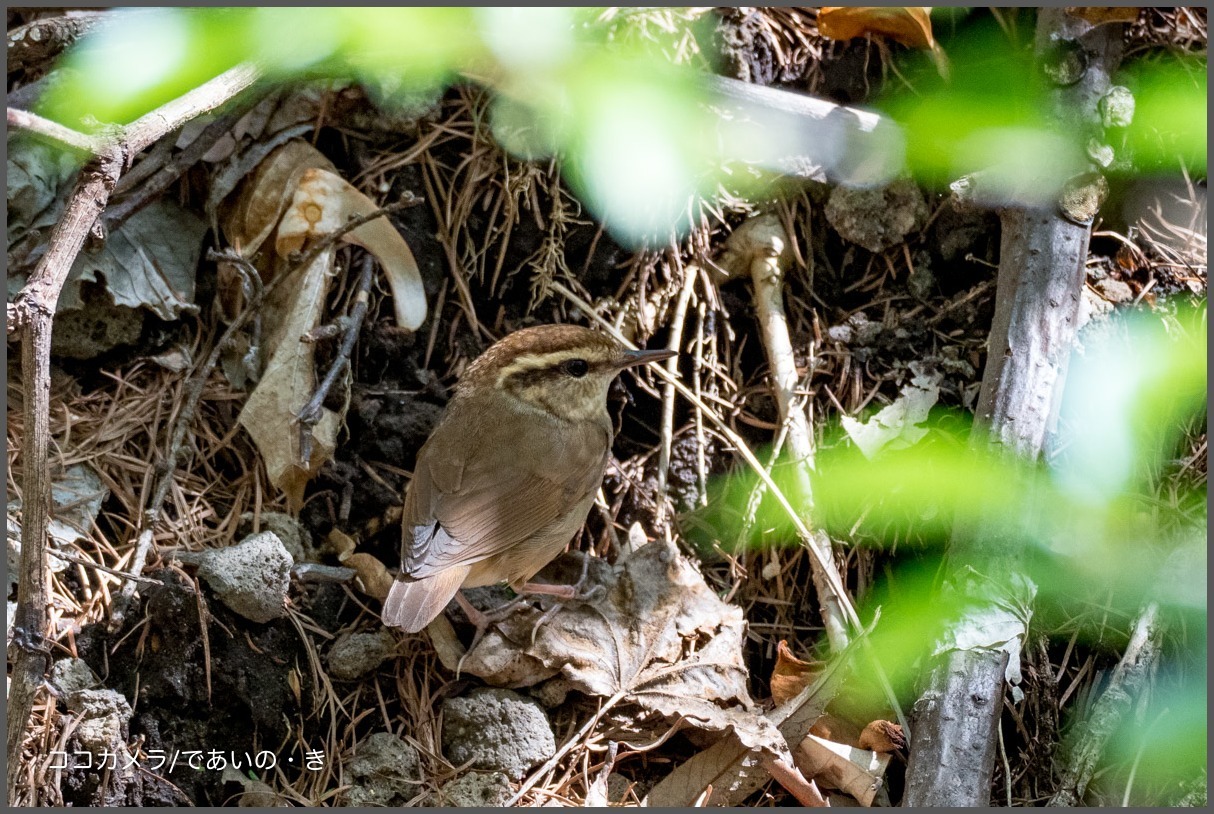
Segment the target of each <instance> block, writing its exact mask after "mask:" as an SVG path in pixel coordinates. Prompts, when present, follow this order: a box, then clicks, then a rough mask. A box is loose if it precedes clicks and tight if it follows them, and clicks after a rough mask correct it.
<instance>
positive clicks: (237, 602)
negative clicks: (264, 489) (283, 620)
mask: <svg viewBox="0 0 1214 814" xmlns="http://www.w3.org/2000/svg"><path fill="white" fill-rule="evenodd" d="M294 564H295V561H294V560H293V559H291V554H290V553H289V552H288V551H287V549H286V548H284V547H283V544H282V541H281V540H280V539H278V535H277V534H275V533H274V532H272V531H263V532H262V533H261V534H254V535H252V536H251V537H246V538H245V539H244V540H242V541H241V542H240V543H238V544H236V545H234V546H231V547H229V548H220V549H214V550H211V551H208V552H207V553H206V556H205V557H204V558H203V560H202V563H201V564H200V565H199V567H198V576H199V578H201V579H202V580H203V581H204V582H206V583H207V585H209V586H211V590H212V591H214V592H215V595H216V596H218V597H219V599H220V601H222V602H223V603H224V604H225V605H227V606H228V607H229V608H231V609H232V610H234V611H236V612H237V613H239V614H240V615H241V616H243V617H245V618H246V619H251V620H253V621H254V622H268V621H270V620H271V619H277V618H278V617H279V616H282V615H283V613H284V612H285V610H286V605H285V601H286V598H287V589H288V587H289V586H290V583H291V579H290V577H291V567H292V566H293V565H294Z"/></svg>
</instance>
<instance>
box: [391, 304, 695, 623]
mask: <svg viewBox="0 0 1214 814" xmlns="http://www.w3.org/2000/svg"><path fill="white" fill-rule="evenodd" d="M671 355H672V353H671V352H668V351H629V350H627V349H625V348H624V347H623V346H621V345H620V344H619V343H617V342H616V341H615V340H613V339H611V338H609V337H606V336H603V335H602V334H598V333H595V332H593V331H590V330H588V329H586V328H580V327H577V326H573V325H543V326H539V327H536V328H527V329H524V330H521V331H517V332H515V333H512V334H510V335H509V336H506V337H505V338H504V339H502V340H500V341H498V342H497V343H495V344H494V345H492V346H491V347H490V348H489V349H488V350H486V351H485V352H484V353H483V354H482V355H481V356H480V357H478V358H477V359H476V360H475V361H474V362H473V363H472V364H471V365H469V367H468V370H467V371H466V372H465V373H464V376H463V377H462V378H461V380H460V382H459V385H458V386H457V387H456V390H455V394H454V396H453V397H452V399H451V402H450V403H449V404H448V405H447V409H446V412H445V413H444V414H443V417H442V419H441V420H440V421H439V424H438V426H437V427H436V428H435V430H434V432H433V433H432V434H431V436H430V438H429V439H428V440H427V441H426V443H425V444H424V445H423V446H422V448H421V451H420V452H419V453H418V457H417V466H416V467H415V469H414V472H413V480H412V482H411V483H410V484H409V488H408V490H407V491H406V494H405V506H404V511H403V517H402V521H401V526H402V531H403V538H402V541H401V570H400V573H399V575H398V576H397V578H396V581H395V582H394V583H393V585H392V588H391V590H390V591H389V593H388V598H387V599H386V600H385V601H384V609H383V619H384V622H385V623H386V624H388V625H391V626H393V627H403V628H404V629H406V630H408V631H410V632H415V631H418V630H421V629H422V628H424V627H425V626H426V625H427V624H428V623H429V622H430V621H431V620H432V619H434V617H435V616H437V615H438V614H439V613H440V612H442V609H443V608H444V607H446V605H447V603H448V602H449V601H450V600H451V598H452V597H453V596H455V593H456V591H458V590H459V589H460V588H461V587H468V588H472V587H476V586H480V585H492V584H495V583H498V582H507V583H509V584H510V585H511V586H512V587H514V588H515V589H519V588H522V587H523V585H524V584H525V583H526V582H527V581H528V580H529V579H531V577H533V576H534V575H535V574H536V572H538V571H539V570H540V569H541V568H543V567H544V566H545V565H546V564H548V562H549V561H551V560H552V559H553V558H554V557H556V555H557V554H559V553H560V552H561V551H562V550H563V549H564V547H565V545H566V544H567V543H568V542H569V540H570V539H571V538H572V537H573V535H574V534H575V533H577V530H578V529H579V528H581V526H582V523H583V522H585V520H586V515H587V514H588V513H589V511H590V506H591V504H592V503H593V501H594V495H595V492H596V491H597V490H598V487H599V484H600V483H601V481H602V478H603V470H604V468H605V467H606V465H607V456H608V454H609V453H610V449H611V440H612V427H611V420H610V418H609V416H608V414H607V390H608V387H609V386H610V384H611V380H612V379H614V378H615V377H616V375H618V374H619V372H620V371H622V370H623V369H624V368H626V367H630V366H632V365H637V364H643V363H645V362H650V361H656V360H658V359H665V358H668V357H669V356H671Z"/></svg>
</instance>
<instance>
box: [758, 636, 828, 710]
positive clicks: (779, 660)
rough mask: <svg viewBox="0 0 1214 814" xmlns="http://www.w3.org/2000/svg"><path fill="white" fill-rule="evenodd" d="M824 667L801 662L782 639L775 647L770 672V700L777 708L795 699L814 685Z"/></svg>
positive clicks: (816, 663)
mask: <svg viewBox="0 0 1214 814" xmlns="http://www.w3.org/2000/svg"><path fill="white" fill-rule="evenodd" d="M825 666H826V665H825V664H823V663H822V662H820V661H802V660H801V659H799V658H797V657H796V656H794V655H793V654H792V651H791V650H789V649H788V643H787V642H785V641H784V640H783V639H781V640H780V643H779V644H778V645H776V666H775V669H773V670H772V672H771V700H772V701H774V702H775V703H776V705H777V706H779V705H780V704H783V703H784V702H785V701H787V700H788V699H790V698H793V697H795V696H796V695H797V694H798V693H799V692H801V690H803V689H805V688H806V687H808V686H809V685H810V684H812V683H814V681H815V680H816V679H817V677H818V676H819V675H820V674H821V673H822V668H823V667H825Z"/></svg>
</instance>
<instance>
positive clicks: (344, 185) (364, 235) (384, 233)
mask: <svg viewBox="0 0 1214 814" xmlns="http://www.w3.org/2000/svg"><path fill="white" fill-rule="evenodd" d="M379 208H380V207H379V206H377V205H376V203H375V202H374V201H372V200H371V199H370V198H368V197H367V196H366V195H363V194H362V193H361V192H359V191H358V190H357V189H355V188H354V187H353V186H351V185H350V184H349V183H348V182H347V181H346V180H345V179H343V178H342V177H341V176H339V175H337V174H336V173H334V172H330V171H328V170H324V169H317V168H310V169H306V170H304V171H303V173H302V174H301V175H300V177H299V186H298V188H297V190H296V192H295V198H294V200H292V202H291V205H290V206H289V207H288V208H287V210H286V212H285V213H283V216H282V222H281V223H280V224H279V226H278V235H277V237H276V239H275V244H274V245H275V250H276V251H277V252H278V254H279V255H280V256H282V257H286V256H288V255H290V254H292V253H293V252H297V251H299V250H300V249H302V248H303V246H304V243H305V242H306V241H307V240H309V239H314V238H322V237H324V236H325V235H328V234H330V233H332V232H335V231H337V230H338V229H340V228H341V227H342V226H344V225H345V224H346V223H348V222H349V221H350V219H351V218H355V217H358V216H360V215H368V214H370V213H372V212H374V211H376V210H377V209H379ZM342 240H343V241H344V242H346V243H353V244H355V245H357V246H362V247H363V248H364V249H366V250H367V251H368V252H370V253H371V254H373V255H374V256H375V259H376V260H378V261H379V265H380V268H382V269H383V270H384V274H386V275H387V277H388V285H389V286H390V287H391V289H392V302H393V305H394V307H395V309H396V324H397V325H399V326H400V327H402V328H405V329H407V330H410V331H415V330H417V329H418V328H420V327H421V324H422V323H423V322H425V321H426V290H425V288H424V287H423V286H422V277H421V272H420V271H419V270H418V268H417V260H416V259H414V257H413V252H412V251H410V249H409V244H408V243H406V242H405V239H404V238H403V237H401V236H400V232H398V231H396V229H395V228H393V226H392V224H391V223H390V222H389V221H388V218H387V217H379V218H376V219H375V220H373V221H371V222H369V223H364V224H363V225H362V226H359V227H358V228H357V229H352V230H351V231H349V232H347V233H346V234H345V235H344V236H343V237H342Z"/></svg>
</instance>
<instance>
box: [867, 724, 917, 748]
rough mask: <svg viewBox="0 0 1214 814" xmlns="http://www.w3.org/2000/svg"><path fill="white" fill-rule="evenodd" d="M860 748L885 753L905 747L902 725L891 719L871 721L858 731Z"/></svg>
mask: <svg viewBox="0 0 1214 814" xmlns="http://www.w3.org/2000/svg"><path fill="white" fill-rule="evenodd" d="M860 748H861V749H871V750H872V751H874V752H880V753H882V754H885V753H887V752H896V751H898V750H899V749H905V748H906V736H905V735H904V734H903V733H902V727H901V726H899V725H898V724H896V723H893V722H892V721H873V722H872V723H870V724H869V725H868V726H866V727H864V731H863V732H861V733H860Z"/></svg>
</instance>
